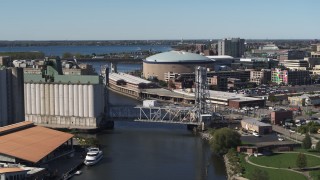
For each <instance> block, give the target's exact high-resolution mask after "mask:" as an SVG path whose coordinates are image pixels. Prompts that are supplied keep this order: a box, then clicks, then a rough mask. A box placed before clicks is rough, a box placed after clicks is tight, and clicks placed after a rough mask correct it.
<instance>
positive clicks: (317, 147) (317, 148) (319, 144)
mask: <svg viewBox="0 0 320 180" xmlns="http://www.w3.org/2000/svg"><path fill="white" fill-rule="evenodd" d="M316 150H317V151H318V152H320V141H318V142H317V144H316Z"/></svg>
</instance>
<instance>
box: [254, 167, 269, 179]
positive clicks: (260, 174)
mask: <svg viewBox="0 0 320 180" xmlns="http://www.w3.org/2000/svg"><path fill="white" fill-rule="evenodd" d="M268 179H269V174H268V173H267V172H266V171H263V170H261V169H258V168H255V169H254V170H253V171H252V173H251V174H250V180H268Z"/></svg>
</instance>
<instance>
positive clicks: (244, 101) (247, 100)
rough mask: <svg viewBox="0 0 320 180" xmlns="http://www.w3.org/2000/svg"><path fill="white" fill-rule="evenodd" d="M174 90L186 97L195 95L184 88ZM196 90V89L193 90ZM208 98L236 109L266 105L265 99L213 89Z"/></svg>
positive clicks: (213, 102)
mask: <svg viewBox="0 0 320 180" xmlns="http://www.w3.org/2000/svg"><path fill="white" fill-rule="evenodd" d="M174 92H177V93H180V94H183V95H185V97H193V96H194V93H190V92H187V91H184V90H174ZM192 92H194V90H192ZM208 92H209V95H208V97H207V98H208V100H209V101H210V103H211V104H212V105H214V106H229V107H232V108H235V109H239V108H243V107H255V106H259V107H264V106H265V100H264V99H260V98H254V97H246V96H244V95H242V94H236V93H230V92H223V91H212V90H209V91H208Z"/></svg>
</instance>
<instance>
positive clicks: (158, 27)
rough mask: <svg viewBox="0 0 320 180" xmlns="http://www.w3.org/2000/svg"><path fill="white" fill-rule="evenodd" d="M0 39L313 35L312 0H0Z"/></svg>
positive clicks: (314, 3)
mask: <svg viewBox="0 0 320 180" xmlns="http://www.w3.org/2000/svg"><path fill="white" fill-rule="evenodd" d="M1 4H2V7H3V8H2V11H1V12H0V20H1V22H2V25H1V28H0V40H158V39H159V40H160V39H166V40H170V39H221V38H228V37H241V38H245V39H318V38H320V35H319V33H318V29H319V26H320V25H318V24H317V23H316V22H317V20H318V19H317V18H318V15H317V7H319V5H320V2H319V1H317V0H307V1H298V0H293V1H289V0H283V1H276V0H270V1H267V2H264V1H263V2H256V1H254V0H245V1H235V0H227V1H223V2H222V1H217V0H213V1H210V0H203V1H201V2H200V1H199V2H198V1H197V2H196V1H191V0H186V1H177V0H176V1H169V0H163V1H155V2H150V1H146V0H137V1H129V0H117V1H116V0H106V1H102V0H95V1H84V0H78V1H76V0H69V1H63V0H57V1H55V2H54V3H53V2H51V1H41V0H32V1H22V0H2V1H1Z"/></svg>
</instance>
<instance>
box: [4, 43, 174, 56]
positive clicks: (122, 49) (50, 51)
mask: <svg viewBox="0 0 320 180" xmlns="http://www.w3.org/2000/svg"><path fill="white" fill-rule="evenodd" d="M149 50H151V51H154V52H164V51H170V50H172V48H171V47H170V46H165V45H129V46H120V45H112V46H25V47H0V52H33V51H39V52H43V53H44V54H45V55H46V56H60V57H62V55H63V54H64V53H66V52H68V53H72V54H77V53H79V54H82V55H91V54H93V53H95V54H108V53H131V52H133V53H134V52H139V51H149Z"/></svg>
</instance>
